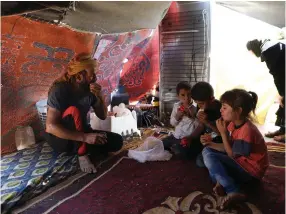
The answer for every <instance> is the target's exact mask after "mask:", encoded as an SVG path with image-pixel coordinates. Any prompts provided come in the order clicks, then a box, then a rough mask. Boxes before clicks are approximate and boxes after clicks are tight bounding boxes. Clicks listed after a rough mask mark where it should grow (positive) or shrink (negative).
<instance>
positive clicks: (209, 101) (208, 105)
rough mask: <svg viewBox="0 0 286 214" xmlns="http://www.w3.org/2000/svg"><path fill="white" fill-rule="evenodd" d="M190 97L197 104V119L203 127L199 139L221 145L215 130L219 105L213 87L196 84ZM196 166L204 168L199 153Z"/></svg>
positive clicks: (205, 83)
mask: <svg viewBox="0 0 286 214" xmlns="http://www.w3.org/2000/svg"><path fill="white" fill-rule="evenodd" d="M191 96H192V99H193V100H194V101H195V102H196V103H197V107H198V109H197V111H198V113H197V118H198V119H199V121H200V122H201V123H202V124H203V125H204V131H203V133H202V135H201V137H200V139H201V140H203V141H205V140H207V141H212V142H216V143H222V139H221V137H220V136H219V132H218V130H217V128H216V120H217V119H219V118H220V117H221V114H220V108H221V103H220V101H218V100H216V99H215V97H214V90H213V87H212V86H211V85H210V84H209V83H207V82H198V83H196V84H195V85H194V86H193V87H192V90H191ZM196 164H197V166H198V167H205V165H204V162H203V156H202V154H201V153H200V154H199V155H198V157H197V159H196Z"/></svg>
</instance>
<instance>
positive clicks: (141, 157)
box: [128, 137, 172, 163]
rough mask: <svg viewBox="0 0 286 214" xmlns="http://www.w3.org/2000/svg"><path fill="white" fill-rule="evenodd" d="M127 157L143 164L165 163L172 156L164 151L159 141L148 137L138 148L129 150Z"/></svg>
mask: <svg viewBox="0 0 286 214" xmlns="http://www.w3.org/2000/svg"><path fill="white" fill-rule="evenodd" d="M128 157H130V158H133V159H135V160H137V161H139V162H141V163H144V162H146V161H167V160H170V159H171V157H172V154H171V153H170V152H168V151H165V150H164V145H163V142H162V141H161V140H159V139H158V138H155V137H148V138H147V139H146V140H145V141H144V143H143V145H141V146H140V147H139V148H137V149H135V150H129V151H128Z"/></svg>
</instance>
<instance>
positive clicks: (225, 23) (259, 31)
mask: <svg viewBox="0 0 286 214" xmlns="http://www.w3.org/2000/svg"><path fill="white" fill-rule="evenodd" d="M211 18H212V23H213V24H212V26H213V28H212V38H211V44H212V51H211V61H210V62H211V63H210V66H211V72H210V82H211V84H212V85H213V87H214V91H215V96H216V97H217V98H219V97H220V96H221V95H222V94H223V93H224V92H225V91H227V90H231V89H233V88H243V89H245V90H247V91H254V92H256V93H257V95H258V98H259V99H258V105H257V108H256V118H255V119H256V122H258V123H261V124H263V123H264V120H265V117H266V114H267V111H268V109H269V107H270V106H271V105H272V104H273V103H274V100H275V97H276V95H277V89H276V87H275V85H274V81H273V76H272V75H271V74H270V73H269V70H268V68H267V67H266V64H265V62H261V60H260V58H257V57H255V56H254V55H252V54H251V53H249V52H248V50H247V48H246V43H247V42H248V41H250V40H252V39H266V38H270V39H277V36H278V35H279V32H280V29H279V28H278V27H275V26H273V25H270V24H268V23H266V22H263V21H260V20H257V19H255V18H252V17H249V16H246V15H244V14H241V13H238V12H235V11H233V10H231V9H228V8H226V7H223V6H220V5H218V4H214V7H213V16H212V17H211ZM273 116H274V117H275V115H273Z"/></svg>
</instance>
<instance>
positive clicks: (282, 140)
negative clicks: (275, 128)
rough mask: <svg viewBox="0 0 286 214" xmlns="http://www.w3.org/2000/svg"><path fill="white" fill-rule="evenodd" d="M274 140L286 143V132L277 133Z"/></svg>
mask: <svg viewBox="0 0 286 214" xmlns="http://www.w3.org/2000/svg"><path fill="white" fill-rule="evenodd" d="M273 140H275V141H278V142H280V143H285V134H283V135H277V136H275V137H274V138H273Z"/></svg>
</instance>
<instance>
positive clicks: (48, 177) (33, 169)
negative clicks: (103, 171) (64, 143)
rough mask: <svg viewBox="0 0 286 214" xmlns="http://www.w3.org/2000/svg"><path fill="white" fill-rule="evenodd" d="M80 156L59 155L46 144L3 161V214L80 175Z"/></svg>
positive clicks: (39, 144)
mask: <svg viewBox="0 0 286 214" xmlns="http://www.w3.org/2000/svg"><path fill="white" fill-rule="evenodd" d="M78 169H79V168H78V162H77V156H76V155H73V156H68V155H67V154H66V153H62V154H57V153H56V152H54V151H53V149H52V148H51V147H50V146H49V145H48V143H46V142H42V143H38V144H35V145H34V146H32V147H31V148H29V149H25V150H21V151H18V152H16V153H13V154H9V155H4V156H3V157H2V158H1V211H2V213H7V212H10V211H11V210H12V209H13V208H15V207H16V206H18V205H21V204H23V203H25V202H26V201H28V200H29V199H31V198H33V197H35V196H37V195H39V194H41V193H43V192H44V191H46V190H47V189H48V188H50V187H52V186H54V185H56V184H58V183H59V182H60V181H62V180H64V179H66V178H67V177H69V176H71V175H73V174H75V173H76V172H78Z"/></svg>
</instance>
